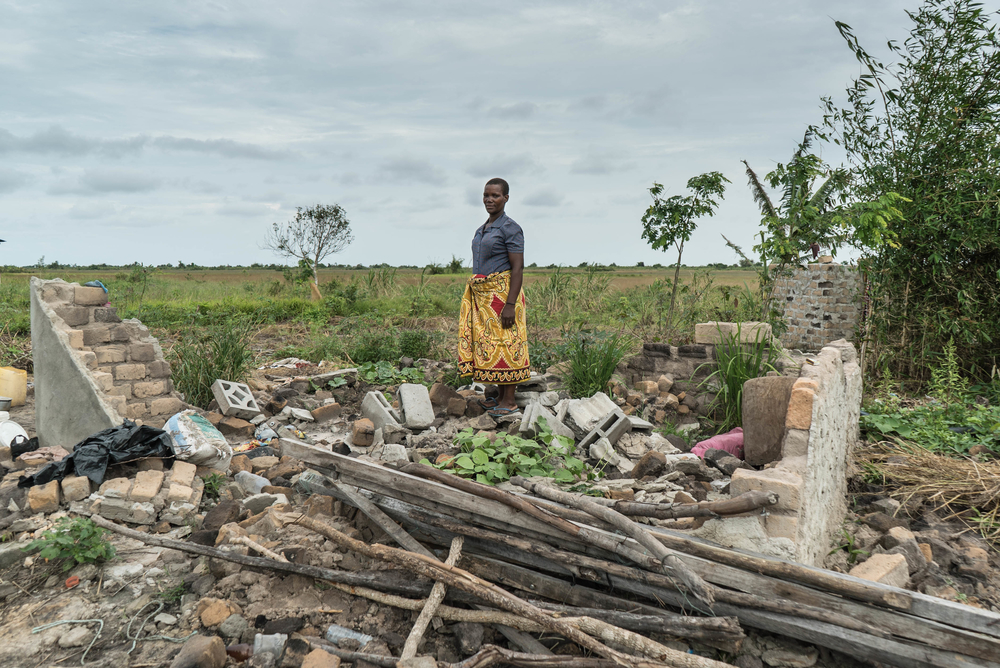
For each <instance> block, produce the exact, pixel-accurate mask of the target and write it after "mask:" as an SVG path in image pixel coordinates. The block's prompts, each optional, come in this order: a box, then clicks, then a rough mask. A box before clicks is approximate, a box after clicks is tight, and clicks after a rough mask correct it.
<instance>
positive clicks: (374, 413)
mask: <svg viewBox="0 0 1000 668" xmlns="http://www.w3.org/2000/svg"><path fill="white" fill-rule="evenodd" d="M361 414H362V415H363V416H364V417H366V418H368V419H369V420H371V422H372V424H373V425H375V429H382V428H383V427H385V426H386V425H392V426H394V427H398V426H400V424H399V413H397V412H396V410H395V409H394V408H393V407H392V406H390V405H389V402H388V400H386V398H385V397H384V396H383V395H382V393H381V392H369V393H368V394H366V395H365V398H364V399H363V400H362V401H361Z"/></svg>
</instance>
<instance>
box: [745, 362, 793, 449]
mask: <svg viewBox="0 0 1000 668" xmlns="http://www.w3.org/2000/svg"><path fill="white" fill-rule="evenodd" d="M795 381H796V379H795V378H792V377H789V376H765V377H763V378H751V379H750V380H748V381H747V382H746V383H744V384H743V409H742V410H743V453H744V457H745V458H746V462H747V463H748V464H751V465H753V466H763V465H764V464H769V463H770V462H774V461H777V460H779V459H781V456H782V452H781V448H782V440H783V438H784V436H785V416H786V413H787V412H788V400H789V399H790V398H791V395H792V385H794V384H795ZM802 454H805V453H802Z"/></svg>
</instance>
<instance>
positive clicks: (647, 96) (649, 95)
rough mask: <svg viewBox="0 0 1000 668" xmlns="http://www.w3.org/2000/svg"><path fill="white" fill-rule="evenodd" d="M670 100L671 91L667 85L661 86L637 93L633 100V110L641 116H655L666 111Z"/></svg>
mask: <svg viewBox="0 0 1000 668" xmlns="http://www.w3.org/2000/svg"><path fill="white" fill-rule="evenodd" d="M668 101H670V91H669V90H668V89H667V87H666V86H661V87H659V88H656V89H654V90H649V91H645V92H643V93H640V94H638V95H636V96H635V97H634V99H633V101H632V111H633V112H635V113H637V114H639V115H641V116H653V115H656V114H659V113H661V112H662V111H664V109H665V107H666V105H667V102H668Z"/></svg>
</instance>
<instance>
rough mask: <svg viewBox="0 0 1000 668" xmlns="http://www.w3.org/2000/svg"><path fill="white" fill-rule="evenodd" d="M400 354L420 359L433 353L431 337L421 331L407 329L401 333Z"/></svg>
mask: <svg viewBox="0 0 1000 668" xmlns="http://www.w3.org/2000/svg"><path fill="white" fill-rule="evenodd" d="M399 352H400V354H401V355H402V356H403V357H411V358H413V359H415V360H416V359H420V358H421V357H427V356H428V355H430V352H431V335H430V334H429V333H428V332H425V331H423V330H420V329H406V330H403V331H402V332H400V333H399Z"/></svg>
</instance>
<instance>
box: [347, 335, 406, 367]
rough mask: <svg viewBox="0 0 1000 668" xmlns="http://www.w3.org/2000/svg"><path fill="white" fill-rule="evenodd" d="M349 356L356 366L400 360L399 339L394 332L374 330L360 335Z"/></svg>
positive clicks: (355, 340) (356, 338)
mask: <svg viewBox="0 0 1000 668" xmlns="http://www.w3.org/2000/svg"><path fill="white" fill-rule="evenodd" d="M349 354H350V356H351V359H352V360H354V363H355V364H366V363H369V362H381V361H387V360H392V361H393V362H395V361H396V360H398V359H399V358H400V349H399V338H398V337H397V336H396V332H395V331H393V330H388V331H387V330H385V329H384V328H381V329H374V330H371V331H364V332H361V333H360V334H358V335H357V336H356V337H355V339H354V342H353V345H352V346H351V348H350V351H349Z"/></svg>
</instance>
